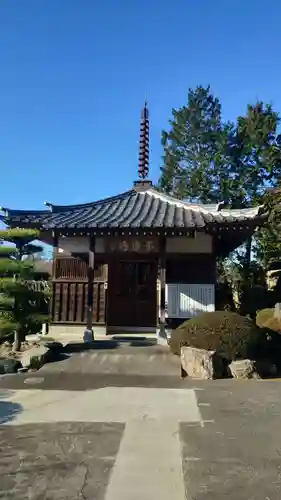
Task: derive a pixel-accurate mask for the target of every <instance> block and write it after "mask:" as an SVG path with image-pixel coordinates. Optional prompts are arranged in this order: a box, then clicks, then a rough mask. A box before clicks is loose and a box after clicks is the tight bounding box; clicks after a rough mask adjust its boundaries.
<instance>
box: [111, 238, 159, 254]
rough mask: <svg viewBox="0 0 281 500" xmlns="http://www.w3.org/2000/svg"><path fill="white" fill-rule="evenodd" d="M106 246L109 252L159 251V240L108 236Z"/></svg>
mask: <svg viewBox="0 0 281 500" xmlns="http://www.w3.org/2000/svg"><path fill="white" fill-rule="evenodd" d="M105 248H106V251H107V252H121V253H123V252H124V253H131V252H136V253H155V252H158V241H157V240H154V239H151V238H150V239H149V238H147V239H139V238H108V239H106V243H105Z"/></svg>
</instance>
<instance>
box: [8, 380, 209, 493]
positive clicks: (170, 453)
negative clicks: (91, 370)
mask: <svg viewBox="0 0 281 500" xmlns="http://www.w3.org/2000/svg"><path fill="white" fill-rule="evenodd" d="M3 398H4V406H3V405H1V404H0V423H2V424H3V425H4V426H12V427H14V426H22V425H23V424H25V425H34V426H37V425H40V424H60V423H63V422H71V423H72V424H73V423H75V422H76V423H80V424H81V422H85V423H89V422H92V423H100V424H101V423H108V422H112V423H114V424H115V423H120V424H123V425H124V424H125V428H124V433H123V437H122V440H121V444H120V449H119V452H118V455H117V458H116V461H115V464H114V466H113V470H112V474H111V479H110V481H109V484H108V487H107V490H106V494H105V500H113V499H114V500H121V499H122V500H133V499H134V500H155V498H161V500H171V498H175V499H179V500H180V499H182V500H183V499H184V496H185V490H184V481H183V470H182V458H181V443H180V440H179V422H189V423H190V422H193V423H195V422H197V423H199V424H200V423H201V420H202V419H201V415H200V412H199V408H198V406H197V401H196V395H195V392H194V390H192V389H186V390H181V389H149V388H148V389H147V388H126V387H123V388H111V387H108V388H104V389H100V390H95V391H87V392H77V391H46V390H45V391H44V390H36V389H26V390H21V391H15V392H12V391H10V392H9V391H7V392H6V394H4V395H3ZM6 405H10V406H9V407H10V409H11V410H10V411H11V414H10V418H9V415H8V414H7V411H8V407H7V406H6ZM13 408H15V410H14V411H13ZM1 413H2V414H1ZM82 458H83V457H81V459H82ZM0 498H1V497H0ZM59 498H60V497H59ZM71 498H72V497H71ZM73 498H74V497H73Z"/></svg>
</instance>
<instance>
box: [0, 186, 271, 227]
mask: <svg viewBox="0 0 281 500" xmlns="http://www.w3.org/2000/svg"><path fill="white" fill-rule="evenodd" d="M2 210H3V214H4V215H3V216H2V219H4V220H5V221H6V222H7V224H8V225H13V226H15V225H19V226H20V225H21V224H24V225H25V224H26V225H29V224H32V225H33V226H35V227H38V228H40V229H45V230H47V229H56V228H58V229H64V228H69V229H74V228H79V229H83V228H85V229H86V228H99V229H101V228H109V229H113V228H124V229H125V228H167V229H169V228H176V229H180V228H182V229H200V228H202V229H203V228H205V227H206V226H208V225H210V224H231V223H235V222H238V223H239V222H241V223H243V222H244V223H247V222H250V221H255V220H256V219H259V218H260V216H261V214H262V207H255V208H246V209H241V210H232V209H223V208H221V204H218V205H200V204H191V203H186V202H184V201H180V200H177V199H176V198H172V197H170V196H167V195H165V194H162V193H159V192H158V191H156V190H154V189H152V188H150V189H147V190H144V191H137V190H134V189H132V190H130V191H127V192H125V193H123V194H120V195H118V196H115V197H112V198H106V199H104V200H100V201H96V202H92V203H85V204H81V205H67V206H58V205H51V204H49V210H43V211H28V210H9V209H2Z"/></svg>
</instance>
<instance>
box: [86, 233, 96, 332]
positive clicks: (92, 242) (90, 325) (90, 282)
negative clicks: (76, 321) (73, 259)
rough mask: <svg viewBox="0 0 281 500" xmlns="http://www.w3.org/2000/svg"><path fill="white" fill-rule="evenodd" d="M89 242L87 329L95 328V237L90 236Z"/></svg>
mask: <svg viewBox="0 0 281 500" xmlns="http://www.w3.org/2000/svg"><path fill="white" fill-rule="evenodd" d="M89 239H90V242H89V264H88V294H87V326H86V328H87V330H89V331H90V332H91V331H92V328H93V285H94V268H95V237H94V236H90V238H89Z"/></svg>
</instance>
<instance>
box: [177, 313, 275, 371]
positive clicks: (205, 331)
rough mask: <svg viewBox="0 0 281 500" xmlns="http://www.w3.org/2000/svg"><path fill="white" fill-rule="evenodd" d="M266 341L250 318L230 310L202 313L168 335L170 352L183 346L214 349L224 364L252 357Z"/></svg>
mask: <svg viewBox="0 0 281 500" xmlns="http://www.w3.org/2000/svg"><path fill="white" fill-rule="evenodd" d="M265 342H266V336H265V332H264V331H263V330H262V329H260V328H258V327H257V326H256V325H255V324H254V323H253V322H252V321H251V320H250V319H248V318H246V317H245V316H241V315H239V314H237V313H234V312H229V311H216V312H211V313H203V314H201V315H199V316H197V317H195V318H192V319H190V320H187V321H185V322H184V323H183V324H182V325H181V326H180V327H179V328H177V329H176V330H174V331H173V332H172V335H171V342H170V349H171V351H172V352H173V353H174V354H176V355H180V350H181V347H182V346H192V347H197V348H199V349H206V350H216V351H217V352H218V354H220V355H221V356H222V357H223V358H224V359H226V360H227V361H232V360H235V359H239V358H248V357H250V358H254V357H256V355H257V352H260V351H261V350H262V349H263V345H264V343H265Z"/></svg>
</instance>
